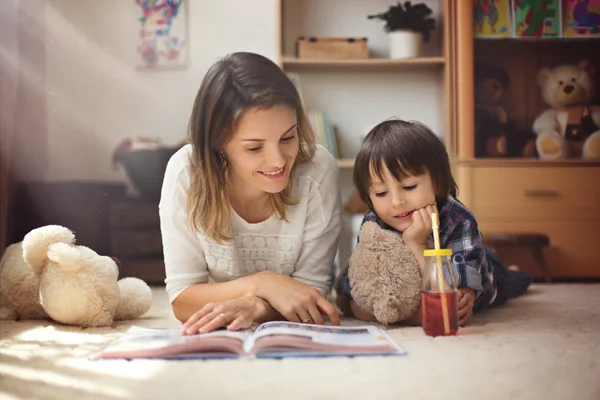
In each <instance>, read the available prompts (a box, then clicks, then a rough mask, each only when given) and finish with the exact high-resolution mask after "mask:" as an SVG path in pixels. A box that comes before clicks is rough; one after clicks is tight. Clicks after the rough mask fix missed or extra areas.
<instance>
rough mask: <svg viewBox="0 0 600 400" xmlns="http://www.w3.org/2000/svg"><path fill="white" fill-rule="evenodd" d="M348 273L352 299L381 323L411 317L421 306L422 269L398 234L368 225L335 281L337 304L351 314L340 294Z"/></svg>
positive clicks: (369, 223)
mask: <svg viewBox="0 0 600 400" xmlns="http://www.w3.org/2000/svg"><path fill="white" fill-rule="evenodd" d="M346 269H347V270H348V280H349V281H350V287H351V294H352V299H353V300H354V301H355V302H356V304H357V305H358V306H359V307H360V308H361V309H362V310H364V311H367V312H369V313H370V314H371V315H373V316H374V317H375V318H376V319H377V321H378V322H380V323H382V324H385V325H388V324H391V323H395V322H400V321H404V320H406V319H408V318H409V317H411V316H412V315H413V314H414V313H415V312H416V311H417V310H418V308H419V304H420V303H421V270H420V269H419V265H418V264H417V260H416V259H415V258H414V256H413V254H412V252H411V251H410V249H409V248H408V247H406V245H405V244H404V242H403V241H402V237H401V235H400V234H398V233H397V232H393V231H390V230H386V229H383V228H381V227H380V226H379V225H378V224H377V223H375V222H371V221H368V222H365V223H364V224H363V225H362V227H361V229H360V233H359V242H358V244H357V245H356V248H355V249H354V251H353V252H352V255H351V256H350V260H349V261H348V263H347V264H346V266H345V268H344V271H342V272H341V273H340V275H339V277H338V281H337V282H336V285H335V286H336V291H337V297H336V303H337V305H338V306H339V307H340V309H341V310H342V312H343V313H344V314H346V315H352V314H351V310H350V305H349V300H348V298H347V297H345V296H344V295H343V294H341V293H340V282H341V277H342V276H343V274H344V273H345V272H346V271H345V270H346Z"/></svg>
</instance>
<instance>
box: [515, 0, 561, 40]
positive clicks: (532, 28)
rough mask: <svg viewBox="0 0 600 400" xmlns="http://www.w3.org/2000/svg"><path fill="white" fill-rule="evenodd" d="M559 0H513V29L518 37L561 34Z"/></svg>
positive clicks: (558, 35) (555, 35)
mask: <svg viewBox="0 0 600 400" xmlns="http://www.w3.org/2000/svg"><path fill="white" fill-rule="evenodd" d="M561 17H562V13H561V0H514V3H513V29H514V33H515V36H519V37H560V36H562V28H561V27H562V18H561Z"/></svg>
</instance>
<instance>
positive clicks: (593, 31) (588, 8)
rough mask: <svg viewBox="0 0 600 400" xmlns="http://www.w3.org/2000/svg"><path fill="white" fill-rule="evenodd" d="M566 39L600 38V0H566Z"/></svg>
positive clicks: (564, 11)
mask: <svg viewBox="0 0 600 400" xmlns="http://www.w3.org/2000/svg"><path fill="white" fill-rule="evenodd" d="M563 13H564V35H565V37H589V36H597V37H600V0H565V2H564V10H563Z"/></svg>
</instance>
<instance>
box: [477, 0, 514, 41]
mask: <svg viewBox="0 0 600 400" xmlns="http://www.w3.org/2000/svg"><path fill="white" fill-rule="evenodd" d="M473 22H474V24H475V25H474V27H473V28H474V29H473V31H474V35H475V37H486V38H499V37H510V36H511V29H510V2H509V0H473Z"/></svg>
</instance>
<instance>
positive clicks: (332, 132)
mask: <svg viewBox="0 0 600 400" xmlns="http://www.w3.org/2000/svg"><path fill="white" fill-rule="evenodd" d="M307 115H308V120H309V122H310V124H311V126H312V128H313V131H314V133H315V139H316V141H317V144H320V145H321V146H323V147H325V148H326V149H327V150H329V152H330V153H331V154H332V155H333V156H334V157H335V158H340V153H339V147H338V140H337V128H336V127H335V126H334V125H332V124H331V122H330V121H329V119H327V117H326V116H325V114H324V113H323V112H322V111H317V110H315V111H310V112H308V114H307Z"/></svg>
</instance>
